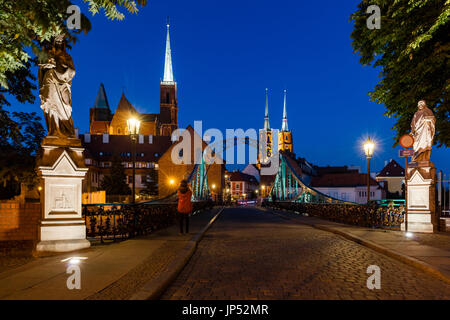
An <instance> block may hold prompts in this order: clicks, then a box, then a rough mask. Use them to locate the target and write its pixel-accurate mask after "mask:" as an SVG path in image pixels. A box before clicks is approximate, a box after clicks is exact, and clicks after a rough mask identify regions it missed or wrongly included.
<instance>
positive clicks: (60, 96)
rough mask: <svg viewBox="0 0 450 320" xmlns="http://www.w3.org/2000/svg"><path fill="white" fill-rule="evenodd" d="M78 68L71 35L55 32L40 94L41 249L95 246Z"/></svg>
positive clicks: (41, 69) (42, 72)
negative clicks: (87, 210) (77, 101)
mask: <svg viewBox="0 0 450 320" xmlns="http://www.w3.org/2000/svg"><path fill="white" fill-rule="evenodd" d="M74 76H75V67H74V64H73V61H72V58H71V56H70V55H69V54H68V53H67V52H66V43H65V37H64V36H63V35H59V36H56V37H55V40H54V42H53V47H52V48H51V49H50V50H49V52H48V59H47V61H46V62H45V63H43V64H40V65H39V76H38V77H39V97H40V99H41V109H42V110H43V111H44V115H45V122H46V124H47V129H48V134H47V137H45V138H44V140H43V141H42V144H41V151H42V152H40V153H39V157H38V159H37V171H38V173H39V177H40V180H41V182H40V186H41V190H42V191H41V210H42V217H41V221H40V223H39V225H38V236H39V242H38V243H37V244H36V252H37V253H40V252H68V251H73V250H80V249H84V248H89V246H90V242H89V241H88V240H87V239H86V224H85V220H84V218H83V216H82V202H81V195H82V190H83V184H82V181H83V179H84V178H85V177H86V174H87V172H88V168H87V167H86V165H85V160H84V156H83V151H84V148H83V147H82V146H81V140H80V139H77V138H76V137H75V129H74V125H73V120H72V98H71V95H72V94H71V85H72V79H73V77H74Z"/></svg>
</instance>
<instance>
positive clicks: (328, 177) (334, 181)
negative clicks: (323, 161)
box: [311, 172, 379, 187]
mask: <svg viewBox="0 0 450 320" xmlns="http://www.w3.org/2000/svg"><path fill="white" fill-rule="evenodd" d="M370 185H371V186H379V184H378V183H377V182H376V181H375V180H374V179H373V178H372V177H371V178H370ZM311 186H312V187H357V186H367V174H365V173H353V172H350V173H329V174H324V175H322V176H320V177H313V178H312V181H311Z"/></svg>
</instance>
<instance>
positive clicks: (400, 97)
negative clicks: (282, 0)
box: [350, 0, 450, 147]
mask: <svg viewBox="0 0 450 320" xmlns="http://www.w3.org/2000/svg"><path fill="white" fill-rule="evenodd" d="M370 5H378V6H379V8H380V9H381V28H380V29H369V28H368V27H367V19H368V18H369V16H370V15H371V13H370V12H369V13H366V11H367V8H368V7H369V6H370ZM357 8H358V9H357V11H356V12H355V13H353V14H352V15H351V17H350V20H351V21H353V22H354V29H353V32H352V34H351V38H352V40H353V41H352V46H353V48H354V52H356V53H358V54H359V55H360V56H361V58H360V63H361V64H362V65H373V66H374V67H381V72H380V78H381V80H380V82H379V83H378V84H377V85H376V86H375V88H374V90H373V91H371V92H370V93H369V96H370V98H371V100H372V101H375V102H377V103H379V104H381V103H382V104H384V105H385V106H386V109H387V110H386V112H385V115H386V116H388V117H395V118H397V122H396V124H395V125H394V127H393V129H394V130H395V131H396V136H395V144H394V145H397V143H398V140H399V138H400V137H401V136H402V135H403V134H405V133H409V132H410V122H411V119H412V117H413V115H414V113H415V112H416V111H417V102H418V101H419V100H421V99H424V100H426V102H427V105H428V107H430V109H432V110H433V111H434V114H435V116H436V137H435V140H434V141H435V144H437V145H438V146H439V147H440V146H447V147H448V146H450V121H449V118H450V37H449V34H450V1H449V0H397V1H386V0H370V1H368V0H364V1H362V2H361V3H360V4H359V5H358V7H357Z"/></svg>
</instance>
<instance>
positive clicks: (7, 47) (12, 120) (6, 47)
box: [0, 0, 147, 197]
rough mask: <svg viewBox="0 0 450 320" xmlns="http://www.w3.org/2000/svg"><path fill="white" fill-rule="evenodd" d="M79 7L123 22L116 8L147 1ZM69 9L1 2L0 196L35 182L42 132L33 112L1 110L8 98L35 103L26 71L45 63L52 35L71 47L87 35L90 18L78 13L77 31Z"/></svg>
mask: <svg viewBox="0 0 450 320" xmlns="http://www.w3.org/2000/svg"><path fill="white" fill-rule="evenodd" d="M83 2H84V3H87V5H88V8H89V11H90V12H91V13H92V15H95V14H97V13H99V12H100V10H103V11H104V14H105V16H106V17H107V18H108V19H110V20H123V19H124V14H123V13H121V12H120V11H119V8H120V7H123V8H125V9H126V10H127V11H128V12H130V13H137V12H138V8H137V6H138V5H141V6H144V5H146V3H147V0H135V1H133V0H83ZM72 5H73V3H72V1H69V0H14V1H11V0H0V30H1V33H0V34H1V36H0V186H3V187H2V188H3V191H5V190H9V191H11V190H12V191H11V192H6V193H7V194H6V193H3V196H5V197H6V196H8V197H9V196H13V195H15V194H17V192H19V190H20V186H18V183H19V181H26V182H27V183H34V182H35V178H36V174H35V172H34V164H35V155H36V151H37V149H38V146H39V144H40V141H41V139H42V138H43V136H44V134H45V132H44V129H43V128H42V125H41V124H40V122H39V121H40V118H39V117H37V116H36V114H35V113H31V114H26V113H23V112H16V113H14V112H13V113H12V114H11V113H10V112H8V111H6V110H5V108H4V107H9V106H11V102H10V101H8V99H15V100H17V101H18V102H19V103H34V101H35V98H36V97H35V95H34V91H35V90H36V89H37V86H36V84H35V81H36V76H35V75H34V74H33V73H32V72H31V68H32V67H33V66H37V65H38V63H39V62H42V61H45V59H46V57H47V52H48V50H49V49H50V48H51V47H52V45H53V44H52V41H53V39H54V38H55V36H56V35H60V34H63V35H65V37H66V40H67V41H68V42H69V43H71V44H75V43H76V41H77V36H78V35H79V34H80V33H82V32H84V33H87V32H89V31H90V29H91V24H90V22H89V19H88V18H87V17H86V16H85V15H83V14H80V22H81V23H80V28H79V29H71V28H70V27H69V26H68V24H66V22H68V18H70V17H71V16H72V15H73V13H74V11H73V8H74V7H71V8H72V10H71V8H69V7H70V6H72ZM32 55H33V56H32ZM11 115H12V116H11ZM0 189H1V188H0ZM1 196H2V190H0V197H1Z"/></svg>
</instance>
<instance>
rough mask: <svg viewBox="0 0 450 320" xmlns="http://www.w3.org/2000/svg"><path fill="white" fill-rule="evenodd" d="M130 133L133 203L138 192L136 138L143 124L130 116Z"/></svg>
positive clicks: (128, 121) (128, 122)
mask: <svg viewBox="0 0 450 320" xmlns="http://www.w3.org/2000/svg"><path fill="white" fill-rule="evenodd" d="M127 126H128V133H129V134H130V137H131V141H132V144H133V155H132V159H133V192H132V200H131V201H132V203H135V202H136V198H135V193H136V177H135V171H136V140H137V137H138V134H139V127H140V126H141V122H140V121H139V120H138V119H136V118H130V119H128V120H127Z"/></svg>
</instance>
